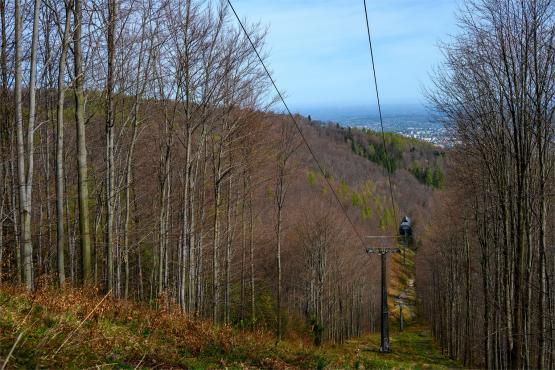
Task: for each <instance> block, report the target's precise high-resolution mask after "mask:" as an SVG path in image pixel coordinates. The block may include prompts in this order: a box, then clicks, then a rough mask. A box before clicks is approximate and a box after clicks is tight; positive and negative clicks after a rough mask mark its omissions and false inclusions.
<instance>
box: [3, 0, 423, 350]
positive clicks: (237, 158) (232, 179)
mask: <svg viewBox="0 0 555 370" xmlns="http://www.w3.org/2000/svg"><path fill="white" fill-rule="evenodd" d="M0 5H1V8H0V10H1V16H2V23H1V34H2V35H1V36H2V48H1V71H2V100H1V109H2V114H1V117H2V126H1V127H2V131H1V153H0V155H1V166H0V171H1V172H0V179H1V192H0V268H1V276H0V278H1V280H0V281H1V282H2V283H10V284H22V285H24V286H25V287H26V289H27V290H29V291H36V290H40V289H43V288H47V287H49V288H52V287H67V286H69V287H81V286H85V287H86V286H93V287H96V288H97V289H99V290H100V291H101V292H103V294H107V295H110V296H112V297H113V298H115V299H123V300H135V301H137V302H143V303H145V304H150V305H152V306H155V307H179V308H180V309H181V310H182V311H184V312H187V313H189V314H191V315H195V316H198V317H200V318H207V319H211V320H212V321H213V322H215V323H218V324H223V323H226V324H227V323H233V324H236V325H238V326H240V327H243V328H250V327H264V328H267V329H269V330H272V331H273V330H275V332H276V335H277V338H278V339H279V338H281V337H282V335H283V334H284V332H286V331H287V330H288V328H289V329H291V330H293V331H294V330H296V329H298V328H303V327H305V324H304V323H306V322H307V323H309V325H312V326H314V325H317V326H319V327H323V328H325V330H323V335H324V336H325V338H327V339H330V340H335V341H341V340H343V339H345V338H347V337H349V336H354V335H357V334H360V333H362V332H363V331H366V330H369V329H373V330H375V329H376V328H377V322H378V318H379V316H378V307H379V301H378V299H377V297H378V284H379V280H378V276H379V275H378V271H377V269H376V266H377V264H376V263H375V262H376V261H373V260H372V259H370V258H368V257H367V256H366V255H365V254H364V245H361V242H360V240H359V239H357V238H356V235H355V233H354V231H353V229H352V227H351V226H350V225H349V224H348V223H347V220H346V219H345V216H344V214H342V212H341V207H339V205H338V204H337V203H336V202H335V200H334V198H333V197H332V196H331V192H330V189H329V188H327V187H326V186H327V185H326V182H325V181H324V180H325V179H324V177H326V178H327V179H328V180H329V181H331V183H332V184H333V186H334V188H337V189H338V190H337V191H338V192H339V194H340V196H341V201H342V203H343V204H344V206H345V207H346V209H347V212H348V213H349V214H350V215H351V217H352V218H353V220H354V222H355V224H356V227H357V228H358V229H359V233H363V234H364V233H372V232H374V233H377V232H385V230H388V229H390V230H391V231H392V232H393V231H395V230H396V229H395V228H396V227H397V222H396V221H395V220H393V217H392V211H391V205H390V204H388V203H387V200H386V199H387V198H386V197H385V194H386V188H385V182H384V179H385V177H384V172H383V169H382V168H380V167H379V166H378V165H375V164H372V163H370V162H369V161H367V160H366V159H364V158H359V157H356V156H355V155H354V154H353V153H352V152H351V149H350V146H349V144H348V143H346V142H345V140H344V134H343V133H342V132H343V131H344V130H345V129H340V128H338V127H335V126H330V127H327V128H326V126H320V125H317V124H315V123H312V122H310V121H309V120H307V119H304V118H302V117H297V119H298V120H299V122H300V124H301V127H302V129H303V130H304V131H305V135H306V137H307V138H308V140H309V141H310V142H311V143H312V145H313V146H314V148H315V150H316V152H317V153H318V155H319V156H321V159H322V161H323V162H322V163H323V164H324V165H325V167H326V171H329V173H326V174H321V173H319V172H318V171H317V170H316V167H315V165H314V163H313V162H311V161H312V159H311V157H310V156H309V153H308V151H307V149H306V147H305V146H303V144H302V141H301V139H300V137H299V133H298V131H297V128H296V127H295V126H294V125H293V124H292V122H291V121H290V120H289V119H288V118H287V117H285V116H281V115H278V114H273V113H269V112H268V107H269V104H271V103H272V102H273V95H272V94H271V93H270V90H269V89H268V87H269V81H268V79H267V77H266V76H265V75H264V73H263V70H262V68H261V65H260V64H259V62H258V60H257V59H256V55H255V53H254V51H253V49H252V47H251V45H250V44H249V43H248V40H247V38H246V37H245V35H244V34H243V33H242V31H241V30H240V28H239V27H238V26H237V24H236V22H234V19H232V18H231V17H230V11H229V9H228V7H227V6H225V3H223V2H222V3H217V2H212V3H210V2H204V1H182V2H175V1H150V0H145V1H143V0H140V1H136V0H135V1H126V0H109V1H82V0H67V1H52V0H44V1H40V0H36V1H19V0H17V1H5V0H2V1H1V2H0ZM247 31H248V33H249V35H250V37H251V39H252V40H253V42H254V44H255V46H256V48H257V49H259V50H262V51H264V50H265V45H264V42H265V30H264V29H262V28H261V27H259V26H258V25H256V24H248V25H247ZM426 150H428V151H431V149H430V148H428V149H426ZM396 176H398V177H399V178H400V179H403V181H408V183H409V184H412V186H414V187H415V188H418V189H422V195H420V196H419V197H411V196H407V197H406V199H405V200H403V202H404V204H411V205H412V206H411V207H412V209H413V210H414V212H415V213H418V212H424V211H423V207H424V206H425V204H426V202H427V201H428V200H429V199H430V198H431V195H432V190H430V189H428V188H427V187H426V186H424V185H422V184H419V183H418V182H417V181H416V179H414V178H413V177H412V176H411V175H410V174H409V172H407V171H402V173H400V174H397V175H396ZM408 198H410V199H408ZM352 199H356V201H355V200H352ZM407 199H408V200H407ZM361 256H362V258H361ZM299 320H301V321H302V323H301V325H297V324H298V322H299ZM310 323H311V324H310Z"/></svg>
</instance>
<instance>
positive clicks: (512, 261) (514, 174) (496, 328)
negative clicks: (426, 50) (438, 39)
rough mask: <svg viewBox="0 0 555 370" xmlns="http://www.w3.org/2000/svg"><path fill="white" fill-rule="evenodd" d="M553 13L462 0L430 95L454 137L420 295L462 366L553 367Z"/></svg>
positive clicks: (544, 4)
mask: <svg viewBox="0 0 555 370" xmlns="http://www.w3.org/2000/svg"><path fill="white" fill-rule="evenodd" d="M554 11H555V4H553V2H551V1H543V0H540V1H493V0H483V1H468V2H466V3H465V6H464V9H463V10H462V11H461V13H460V16H459V24H460V29H461V31H462V32H461V33H460V35H459V36H456V37H454V38H453V39H452V40H451V41H450V42H448V43H447V44H445V45H444V46H443V51H444V54H445V58H446V60H445V63H444V65H443V66H442V68H441V69H440V71H439V72H438V73H437V74H436V78H435V81H436V90H435V91H434V92H433V93H432V94H431V100H432V101H433V102H434V104H435V106H436V108H437V109H438V110H439V111H440V112H441V113H442V114H443V115H444V118H445V120H446V122H447V124H448V127H449V128H450V129H451V132H452V135H453V139H454V140H455V143H454V149H453V150H452V153H451V161H450V162H451V164H450V166H449V167H450V171H449V174H448V176H447V177H448V179H449V180H448V182H449V185H448V190H447V191H445V192H444V193H443V194H442V196H441V198H442V199H441V200H440V201H439V202H438V203H439V204H441V206H440V207H438V209H437V211H436V216H435V217H434V218H433V220H431V223H432V224H433V232H431V233H430V237H429V241H428V243H429V248H425V249H424V252H423V255H421V256H420V258H421V262H422V263H423V264H425V265H426V266H427V267H426V269H427V270H428V274H426V275H427V276H426V277H425V278H424V277H422V278H423V279H421V280H420V284H419V288H420V290H421V292H420V293H421V297H420V298H421V299H422V302H423V303H424V304H423V308H424V311H425V314H426V316H427V318H428V319H429V320H430V322H431V323H432V325H433V329H434V333H435V335H436V337H437V338H438V339H439V340H440V341H441V342H442V343H443V344H444V346H445V348H446V350H447V351H448V353H449V354H450V355H452V356H454V357H457V358H459V359H461V360H463V361H464V363H465V364H467V365H474V366H483V367H487V368H515V369H516V368H553V367H554V366H555V362H554V360H555V358H554V356H555V347H554V342H553V339H554V338H553V336H554V334H555V331H554V330H555V328H554V324H555V323H554V319H555V285H554V282H555V281H554V277H555V275H554V273H555V269H554V267H555V247H554V235H555V222H554V213H553V211H554V208H553V206H554V202H553V200H554V190H555V188H554V185H555V181H554V180H555V177H554V176H555V173H554V168H553V167H554V165H555V160H554V159H555V157H554V154H555V151H554V140H555V137H554V125H553V118H554V113H555V110H554V109H555V104H554V102H555V100H554V93H555V75H554V73H555V59H554V58H555V53H554V48H553V42H554V37H555V13H554Z"/></svg>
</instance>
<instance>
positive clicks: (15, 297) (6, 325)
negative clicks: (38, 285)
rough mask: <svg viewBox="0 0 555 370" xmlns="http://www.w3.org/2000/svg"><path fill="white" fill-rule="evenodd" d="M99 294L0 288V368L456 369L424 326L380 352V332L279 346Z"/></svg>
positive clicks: (259, 335) (264, 337)
mask: <svg viewBox="0 0 555 370" xmlns="http://www.w3.org/2000/svg"><path fill="white" fill-rule="evenodd" d="M102 298H103V297H102V296H98V295H97V294H95V292H89V293H85V292H82V291H76V290H67V291H66V292H64V293H59V292H55V291H40V292H38V293H35V294H34V295H29V294H26V293H24V292H22V291H20V290H18V289H14V288H6V287H4V288H2V289H0V366H1V365H2V364H4V362H5V361H6V358H7V357H8V354H9V353H10V351H12V350H13V352H12V354H11V356H10V358H9V359H8V360H7V368H87V367H104V368H129V369H133V368H154V367H156V368H198V369H201V368H273V369H276V368H277V369H284V368H310V369H313V368H359V369H364V368H405V369H409V368H413V369H416V368H430V369H441V368H453V367H458V365H457V363H455V362H453V361H450V360H448V359H447V358H446V357H444V356H442V355H441V352H440V351H439V350H438V348H437V346H436V345H435V344H434V343H433V340H432V339H431V336H430V334H429V331H428V330H427V328H426V327H425V326H424V325H413V326H411V327H409V328H408V330H407V331H405V332H404V333H392V348H393V352H392V353H389V354H381V353H379V352H378V348H379V335H378V334H369V335H366V336H364V337H361V338H356V339H353V340H349V341H347V342H345V343H342V344H335V345H332V344H326V345H324V346H322V347H319V348H316V347H314V346H312V345H311V344H310V343H309V342H308V341H307V340H303V339H299V338H297V339H288V340H286V341H283V342H281V343H280V344H278V345H276V344H275V341H274V339H273V337H272V335H271V334H269V333H267V332H263V331H240V330H237V329H233V328H231V327H229V326H225V327H219V328H217V327H214V326H213V325H211V324H210V323H208V322H205V321H201V320H198V319H194V318H190V317H187V316H185V315H183V314H181V313H180V312H179V311H175V310H167V309H165V310H164V309H160V308H158V309H150V308H146V307H141V306H138V305H136V304H132V303H128V302H123V301H115V300H111V299H109V298H106V299H104V300H102ZM101 300H102V301H101ZM18 338H19V341H18ZM16 342H17V344H16V345H15V346H14V344H15V343H16Z"/></svg>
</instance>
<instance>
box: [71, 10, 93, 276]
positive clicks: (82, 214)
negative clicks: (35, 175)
mask: <svg viewBox="0 0 555 370" xmlns="http://www.w3.org/2000/svg"><path fill="white" fill-rule="evenodd" d="M81 2H82V0H75V3H74V10H73V17H74V27H75V29H74V32H73V42H74V45H73V54H74V55H73V62H74V67H75V76H74V79H75V81H74V92H75V122H76V126H77V167H78V172H77V173H78V178H77V182H78V185H77V186H78V202H79V233H80V236H81V240H80V242H81V274H82V275H81V276H82V279H83V280H82V283H83V284H87V283H88V282H90V280H91V279H92V275H91V272H92V271H91V238H90V231H89V189H88V184H87V183H88V180H87V146H86V133H85V117H84V97H83V81H84V75H83V66H82V60H81V28H82V24H81V21H82V16H83V15H82V9H81V6H82V4H81Z"/></svg>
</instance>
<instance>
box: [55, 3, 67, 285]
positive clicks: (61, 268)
mask: <svg viewBox="0 0 555 370" xmlns="http://www.w3.org/2000/svg"><path fill="white" fill-rule="evenodd" d="M65 10H66V18H65V23H64V33H63V37H62V51H61V54H60V62H59V64H58V105H57V127H56V128H57V135H56V236H57V238H56V246H57V252H58V259H57V268H58V283H59V284H60V286H63V285H64V282H65V279H66V275H65V261H64V245H65V232H64V221H65V220H64V99H65V86H64V76H65V66H66V56H67V47H68V42H69V31H70V29H69V25H70V23H69V22H70V4H69V3H67V2H66V3H65Z"/></svg>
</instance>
